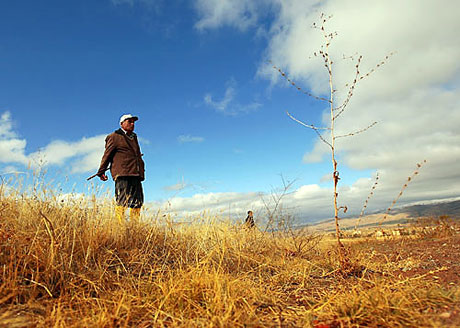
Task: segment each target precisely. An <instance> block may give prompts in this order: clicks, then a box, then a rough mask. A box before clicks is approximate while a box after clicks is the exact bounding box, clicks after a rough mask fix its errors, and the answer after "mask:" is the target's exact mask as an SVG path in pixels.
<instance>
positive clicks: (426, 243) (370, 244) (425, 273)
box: [358, 233, 460, 327]
mask: <svg viewBox="0 0 460 328" xmlns="http://www.w3.org/2000/svg"><path fill="white" fill-rule="evenodd" d="M360 244H361V245H359V246H358V247H362V249H363V250H365V251H370V252H373V253H375V254H376V255H375V260H377V261H381V263H390V264H391V267H392V268H393V269H392V270H390V271H389V272H388V274H390V275H393V276H395V277H398V278H399V279H401V280H404V279H423V280H424V281H426V282H427V283H430V282H432V283H436V284H439V285H440V286H442V287H443V288H445V289H451V288H458V287H459V286H460V234H459V233H456V234H454V235H450V236H444V237H440V236H421V237H417V238H414V237H399V238H394V237H389V238H386V239H381V240H376V239H373V240H372V239H368V240H366V241H364V242H362V243H360ZM441 311H443V313H442V314H441V316H444V323H445V324H446V326H448V327H451V326H452V325H455V323H458V322H460V304H457V305H453V306H451V307H449V308H445V309H442V310H441Z"/></svg>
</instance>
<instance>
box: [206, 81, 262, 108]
mask: <svg viewBox="0 0 460 328" xmlns="http://www.w3.org/2000/svg"><path fill="white" fill-rule="evenodd" d="M236 94H237V92H236V81H235V80H233V79H231V80H230V81H229V82H227V88H226V90H225V95H224V97H223V98H222V99H221V100H214V99H213V96H212V95H211V94H210V93H207V94H206V95H205V96H204V103H205V104H206V105H208V106H210V107H211V108H213V109H215V110H216V111H217V112H219V113H222V114H225V115H238V114H243V113H248V112H252V111H255V110H257V109H259V108H260V107H261V106H262V104H260V103H257V102H252V103H249V104H246V105H242V104H240V103H238V102H237V101H236V100H235V97H236Z"/></svg>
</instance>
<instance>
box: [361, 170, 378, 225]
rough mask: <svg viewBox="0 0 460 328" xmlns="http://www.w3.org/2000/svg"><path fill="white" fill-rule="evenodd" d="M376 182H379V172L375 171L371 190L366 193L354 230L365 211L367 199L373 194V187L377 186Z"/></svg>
mask: <svg viewBox="0 0 460 328" xmlns="http://www.w3.org/2000/svg"><path fill="white" fill-rule="evenodd" d="M378 183H379V173H378V172H377V174H376V175H375V182H374V185H373V186H372V188H371V191H370V192H369V195H367V199H366V201H365V202H364V205H363V208H362V209H361V213H360V214H359V217H358V220H357V221H356V225H355V231H356V230H357V229H358V226H359V222H360V221H361V218H362V217H363V215H364V211H365V210H366V208H367V204H368V203H369V200H370V199H371V197H372V196H374V190H375V188H376V187H377V184H378Z"/></svg>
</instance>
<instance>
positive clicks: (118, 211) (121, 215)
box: [115, 205, 126, 224]
mask: <svg viewBox="0 0 460 328" xmlns="http://www.w3.org/2000/svg"><path fill="white" fill-rule="evenodd" d="M125 211H126V207H124V206H119V205H117V206H115V216H116V218H117V220H118V223H120V224H123V222H124V221H125Z"/></svg>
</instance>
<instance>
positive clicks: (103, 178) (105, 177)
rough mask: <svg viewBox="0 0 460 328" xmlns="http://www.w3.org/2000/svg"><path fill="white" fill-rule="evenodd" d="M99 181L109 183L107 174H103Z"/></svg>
mask: <svg viewBox="0 0 460 328" xmlns="http://www.w3.org/2000/svg"><path fill="white" fill-rule="evenodd" d="M99 179H101V180H102V181H107V180H108V179H109V178H107V176H106V175H105V173H102V174H101V175H100V176H99Z"/></svg>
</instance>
